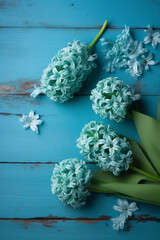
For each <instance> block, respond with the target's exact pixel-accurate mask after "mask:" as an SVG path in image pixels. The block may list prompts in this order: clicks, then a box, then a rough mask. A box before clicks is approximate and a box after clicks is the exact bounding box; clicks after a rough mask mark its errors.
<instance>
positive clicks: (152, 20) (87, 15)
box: [0, 0, 160, 27]
mask: <svg viewBox="0 0 160 240" xmlns="http://www.w3.org/2000/svg"><path fill="white" fill-rule="evenodd" d="M0 11H1V16H0V22H1V26H3V27H71V26H72V27H98V26H99V25H102V24H103V22H104V20H105V19H108V20H109V21H110V24H111V26H114V27H123V26H124V25H125V24H128V25H130V26H131V27H137V26H138V27H146V26H147V25H148V24H152V25H153V26H154V27H160V25H159V22H160V15H159V12H160V3H159V0H154V1H152V0H148V1H147V0H141V1H139V0H134V1H128V0H121V1H119V0H114V1H113V0H107V1H105V0H99V1H96V0H90V1H85V0H81V1H75V0H69V1H68V0H63V1H62V0H61V1H59V0H54V1H51V0H45V4H44V1H37V0H30V1H26V0H21V1H20V0H14V1H5V0H1V1H0Z"/></svg>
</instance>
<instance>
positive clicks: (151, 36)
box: [144, 25, 160, 48]
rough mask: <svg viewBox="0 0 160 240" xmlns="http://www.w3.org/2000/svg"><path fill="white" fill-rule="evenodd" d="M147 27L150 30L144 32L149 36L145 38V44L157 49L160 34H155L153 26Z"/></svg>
mask: <svg viewBox="0 0 160 240" xmlns="http://www.w3.org/2000/svg"><path fill="white" fill-rule="evenodd" d="M147 27H148V29H147V30H144V31H145V32H146V33H147V34H148V36H146V37H145V38H144V43H145V44H149V43H151V44H152V46H153V48H156V46H157V44H159V43H160V33H159V32H154V31H153V28H152V27H151V25H148V26H147Z"/></svg>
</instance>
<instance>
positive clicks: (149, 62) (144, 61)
mask: <svg viewBox="0 0 160 240" xmlns="http://www.w3.org/2000/svg"><path fill="white" fill-rule="evenodd" d="M157 63H158V62H157V61H156V62H155V61H154V60H153V54H152V53H150V54H149V55H148V56H147V57H145V56H144V55H142V63H141V65H143V66H144V68H145V70H147V71H148V70H149V66H150V65H151V66H152V65H155V64H157Z"/></svg>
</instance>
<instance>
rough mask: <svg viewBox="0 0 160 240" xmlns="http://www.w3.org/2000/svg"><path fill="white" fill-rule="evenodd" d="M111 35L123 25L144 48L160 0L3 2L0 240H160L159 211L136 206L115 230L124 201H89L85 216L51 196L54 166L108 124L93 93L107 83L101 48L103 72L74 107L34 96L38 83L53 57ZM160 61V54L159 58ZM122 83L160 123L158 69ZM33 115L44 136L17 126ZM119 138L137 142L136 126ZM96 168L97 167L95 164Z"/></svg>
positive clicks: (159, 18) (159, 17)
mask: <svg viewBox="0 0 160 240" xmlns="http://www.w3.org/2000/svg"><path fill="white" fill-rule="evenodd" d="M105 19H108V20H109V26H108V28H107V30H106V32H105V34H104V37H106V38H110V39H113V40H114V39H116V36H117V34H119V33H120V32H121V30H122V28H123V27H124V25H125V24H127V25H129V26H130V27H131V28H132V33H133V35H134V36H135V38H137V39H139V40H143V39H144V37H145V33H144V29H145V28H146V26H147V25H148V24H151V25H153V27H154V28H155V29H157V30H160V1H159V0H134V1H129V0H99V1H97V0H88V1H85V0H52V1H51V0H43V1H42V0H41V1H40V0H0V49H1V54H0V239H2V240H8V239H10V240H11V239H12V240H20V239H23V240H37V239H38V240H42V239H45V240H46V239H47V240H50V239H52V240H53V239H55V240H75V239H77V240H81V239H84V240H88V239H92V240H97V239H99V240H103V239H108V240H112V239H114V240H115V239H123V240H125V239H138V240H139V239H141V240H150V239H152V240H158V239H159V236H160V208H159V207H157V206H152V205H148V204H142V203H138V206H139V208H140V210H139V211H138V212H137V213H136V214H135V215H134V216H133V217H131V218H129V221H128V224H127V228H126V229H125V230H124V231H120V232H116V231H114V230H113V229H112V223H111V221H110V218H111V217H115V216H116V215H117V214H116V212H115V211H113V209H112V207H113V205H114V204H115V201H116V199H117V197H115V196H113V195H109V194H92V196H91V197H90V198H89V200H88V202H87V205H86V206H85V207H83V208H82V209H80V210H73V209H72V208H70V207H68V206H64V205H63V204H62V203H61V202H59V201H58V200H57V198H56V197H55V196H53V195H52V194H51V191H50V177H51V175H52V171H53V167H54V164H55V163H56V162H59V161H61V160H62V159H65V158H69V157H79V158H82V157H81V156H80V154H79V150H78V149H77V148H76V139H77V138H78V136H79V133H80V131H81V128H82V126H83V125H84V124H85V123H87V122H89V121H90V120H101V119H100V117H99V116H97V115H95V114H94V112H93V110H92V108H91V101H90V100H89V94H90V91H91V89H92V88H93V87H95V85H96V83H97V82H98V80H101V79H103V78H104V77H107V76H109V75H110V74H108V73H105V72H104V70H102V66H103V65H104V64H105V61H104V57H103V54H102V47H101V45H100V43H98V44H97V45H96V46H95V48H94V51H95V52H97V53H98V55H99V60H98V68H97V69H96V70H95V71H94V72H93V74H91V75H90V77H89V78H88V79H87V81H86V82H85V83H84V85H83V88H82V89H81V90H80V92H78V93H77V94H76V96H75V98H74V99H72V100H71V101H69V102H68V103H65V104H57V103H54V102H51V101H49V99H48V98H47V97H45V96H40V97H38V98H37V99H32V98H30V96H29V94H30V92H31V91H32V89H33V85H34V84H35V83H38V80H39V78H40V76H41V73H42V70H43V69H44V68H45V67H46V66H47V65H48V63H49V61H50V60H51V58H52V57H53V56H54V54H55V53H56V52H57V51H58V50H59V49H61V48H62V47H64V46H66V44H67V42H68V41H73V40H74V39H79V40H81V41H85V42H87V43H90V42H91V40H92V39H93V37H94V36H95V35H96V34H97V33H98V31H99V28H100V26H101V25H102V24H103V22H104V20H105ZM147 48H148V49H150V50H151V51H152V52H154V53H155V58H156V60H160V47H159V46H158V48H157V49H156V50H153V49H152V47H149V46H147ZM113 75H114V76H118V77H119V78H121V79H123V80H124V81H125V82H126V83H128V84H130V85H132V86H133V87H134V88H135V90H136V91H138V92H141V94H142V100H141V109H142V111H144V112H145V113H148V114H150V115H151V116H154V117H156V111H157V102H158V95H159V93H160V92H159V90H160V69H159V66H155V67H152V70H151V71H150V72H147V73H145V74H144V76H143V77H142V79H141V80H140V81H139V82H135V80H134V79H133V78H131V77H130V76H129V75H128V74H127V73H126V72H125V71H123V70H122V71H117V73H116V74H113ZM31 109H33V110H35V111H36V112H37V113H38V114H40V115H41V119H42V120H44V124H43V126H41V127H40V134H39V135H36V134H35V133H33V132H32V131H31V130H26V131H24V130H23V128H22V124H21V123H20V122H19V116H20V115H21V114H22V113H28V112H29V111H30V110H31ZM104 122H105V123H106V124H107V123H110V124H111V125H112V126H113V127H114V128H115V129H116V130H117V131H119V132H120V133H123V134H126V135H128V136H131V137H134V138H136V139H138V135H137V132H136V130H135V127H134V125H133V123H132V122H131V121H130V120H127V121H126V122H125V123H123V124H116V123H114V122H110V121H109V120H104ZM89 167H90V168H91V169H94V166H92V164H89Z"/></svg>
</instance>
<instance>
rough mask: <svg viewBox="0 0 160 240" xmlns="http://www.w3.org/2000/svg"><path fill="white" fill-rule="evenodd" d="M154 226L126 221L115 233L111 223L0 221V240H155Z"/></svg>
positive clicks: (156, 232)
mask: <svg viewBox="0 0 160 240" xmlns="http://www.w3.org/2000/svg"><path fill="white" fill-rule="evenodd" d="M159 226H160V224H159V223H157V222H145V223H143V222H141V223H137V222H136V221H129V222H128V224H127V228H126V230H124V231H119V232H116V231H114V230H113V229H112V226H111V222H110V221H88V222H85V221H79V220H76V221H53V222H52V221H48V220H47V221H41V220H39V221H35V222H34V221H33V222H32V221H26V220H25V221H15V220H11V221H0V228H1V232H0V237H1V239H13V240H14V239H16V240H21V239H24V240H28V239H29V240H44V239H47V240H53V239H56V240H66V239H70V240H75V236H76V239H77V240H82V239H83V240H88V239H92V240H97V239H100V240H105V239H109V240H121V239H123V240H128V239H131V240H133V239H138V240H139V239H141V240H150V239H152V240H158V239H159Z"/></svg>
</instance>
